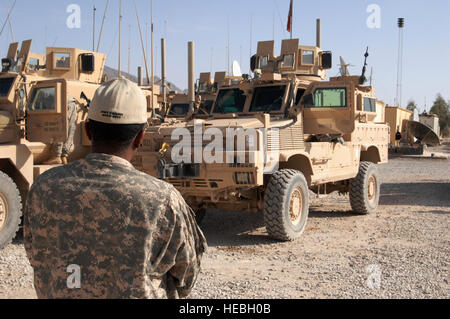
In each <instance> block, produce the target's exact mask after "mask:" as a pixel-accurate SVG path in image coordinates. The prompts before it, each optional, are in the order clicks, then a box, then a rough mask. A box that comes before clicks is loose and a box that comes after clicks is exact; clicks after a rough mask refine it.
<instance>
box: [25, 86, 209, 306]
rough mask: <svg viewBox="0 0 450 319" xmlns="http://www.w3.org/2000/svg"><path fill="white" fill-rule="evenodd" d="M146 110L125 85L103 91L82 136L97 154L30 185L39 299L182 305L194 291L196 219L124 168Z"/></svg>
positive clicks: (31, 253)
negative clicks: (173, 301) (173, 300)
mask: <svg viewBox="0 0 450 319" xmlns="http://www.w3.org/2000/svg"><path fill="white" fill-rule="evenodd" d="M146 105H147V103H146V99H145V96H144V95H143V93H142V91H141V90H140V89H139V88H138V87H137V86H136V85H135V84H133V83H132V82H130V81H128V80H125V79H121V80H115V81H111V82H108V83H106V84H105V85H103V86H102V87H100V88H99V90H97V92H96V94H95V97H94V99H93V100H92V103H91V107H90V110H89V119H90V120H89V123H88V124H87V127H86V128H87V133H88V136H90V137H91V139H92V141H93V153H92V154H90V155H89V156H88V157H87V158H86V159H84V160H80V161H77V162H74V163H72V164H69V165H66V166H60V167H57V168H54V169H52V170H50V171H47V172H46V173H44V174H42V175H41V176H40V177H39V178H38V179H37V181H36V182H35V184H34V185H33V187H32V189H31V191H30V193H29V197H28V202H27V207H26V211H25V220H24V237H25V248H26V251H27V256H28V258H29V260H30V263H31V265H32V266H33V268H34V277H35V288H36V292H37V295H38V297H39V298H101V299H103V298H108V299H111V298H112V299H122V298H142V299H145V298H184V297H187V296H188V295H189V293H190V291H191V289H192V288H193V286H194V284H195V282H196V280H197V276H198V274H199V271H200V261H201V258H202V255H203V253H204V252H205V250H206V241H205V238H204V236H203V234H202V232H201V230H200V229H199V228H198V226H197V224H196V222H195V216H194V214H193V212H192V210H191V209H190V208H189V207H188V206H187V204H186V203H185V201H184V200H183V198H182V197H181V195H180V193H179V192H178V191H177V190H176V189H175V188H174V187H172V186H171V185H169V184H166V183H165V182H163V181H160V180H157V179H155V178H153V177H151V176H148V175H146V174H144V173H141V172H139V171H137V170H136V169H135V168H134V167H133V166H132V165H131V164H130V160H131V158H132V157H133V155H134V154H135V152H136V150H137V149H138V148H139V146H140V144H141V143H142V140H143V136H144V131H145V124H142V123H144V122H145V123H147V106H146ZM136 123H137V124H136ZM121 132H122V133H121ZM133 132H134V133H133ZM121 135H122V138H121ZM123 135H128V136H132V140H131V141H130V140H128V142H127V141H126V140H127V138H126V137H123ZM128 138H129V137H128ZM126 145H128V146H126Z"/></svg>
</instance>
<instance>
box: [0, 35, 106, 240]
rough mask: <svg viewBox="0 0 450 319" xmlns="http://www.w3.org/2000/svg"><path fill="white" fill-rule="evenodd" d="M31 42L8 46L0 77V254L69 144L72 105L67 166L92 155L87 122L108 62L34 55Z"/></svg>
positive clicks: (60, 51)
mask: <svg viewBox="0 0 450 319" xmlns="http://www.w3.org/2000/svg"><path fill="white" fill-rule="evenodd" d="M30 47H31V40H30V41H24V42H23V44H22V49H21V50H20V51H19V53H17V48H18V44H17V43H13V44H11V45H10V48H9V51H8V56H7V57H6V58H5V59H2V72H1V73H0V248H1V247H3V246H4V245H6V244H7V243H9V242H10V241H11V239H12V238H13V237H14V236H15V234H16V232H17V230H18V228H19V225H20V223H21V216H22V207H23V206H24V205H25V200H26V196H27V193H28V190H29V189H30V187H31V185H32V184H33V181H34V180H35V179H36V178H37V177H38V176H39V175H40V174H41V173H43V172H45V171H46V170H48V169H50V168H52V167H53V166H52V165H45V163H46V162H47V161H48V159H49V158H50V157H51V150H52V147H53V146H54V145H55V144H56V143H63V142H65V141H66V140H67V139H68V133H69V124H70V123H68V117H69V116H68V104H69V103H75V110H76V111H75V112H76V116H75V124H76V126H75V127H76V129H75V131H74V132H73V144H74V148H73V150H72V151H71V152H70V155H69V160H70V161H73V160H76V159H79V158H82V157H84V156H85V155H86V154H87V153H88V152H89V149H90V142H89V141H88V139H87V137H86V134H85V132H84V125H83V122H84V121H85V119H86V117H87V107H88V104H89V100H90V99H92V97H93V95H94V92H95V90H96V89H97V87H98V86H99V84H100V83H101V82H102V75H103V69H104V64H105V59H106V56H105V55H104V54H101V53H96V52H90V51H86V50H80V49H71V48H47V49H46V54H45V55H39V54H33V53H30Z"/></svg>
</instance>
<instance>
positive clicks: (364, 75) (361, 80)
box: [359, 47, 369, 85]
mask: <svg viewBox="0 0 450 319" xmlns="http://www.w3.org/2000/svg"><path fill="white" fill-rule="evenodd" d="M368 57H369V47H367V50H366V53H365V54H364V58H365V59H364V66H363V70H362V74H361V77H360V78H359V84H360V85H363V84H364V83H366V81H367V78H366V67H367V58H368Z"/></svg>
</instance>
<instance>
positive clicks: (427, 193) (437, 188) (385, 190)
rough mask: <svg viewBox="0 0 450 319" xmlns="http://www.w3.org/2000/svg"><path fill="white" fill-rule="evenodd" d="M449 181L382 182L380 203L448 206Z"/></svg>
mask: <svg viewBox="0 0 450 319" xmlns="http://www.w3.org/2000/svg"><path fill="white" fill-rule="evenodd" d="M449 194H450V183H408V184H383V185H382V186H381V198H380V205H401V206H447V207H450V195H449Z"/></svg>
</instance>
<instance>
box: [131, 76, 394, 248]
mask: <svg viewBox="0 0 450 319" xmlns="http://www.w3.org/2000/svg"><path fill="white" fill-rule="evenodd" d="M271 77H272V80H270V78H271ZM358 82H359V77H339V78H332V79H330V81H328V82H320V81H317V80H316V81H311V79H309V78H303V77H301V76H295V75H292V74H291V75H286V76H283V77H280V76H279V75H278V74H272V75H269V74H267V75H266V76H264V79H262V78H261V79H259V80H253V81H246V82H243V83H241V84H240V85H239V86H238V87H234V86H230V87H222V88H221V89H220V90H219V92H218V94H217V99H216V101H215V105H214V108H213V111H212V113H211V117H210V118H208V119H207V120H202V119H200V120H199V119H194V120H192V121H189V122H184V123H183V122H179V123H176V124H173V125H164V124H163V125H161V126H158V127H152V128H150V129H149V131H148V133H147V135H146V137H145V141H144V148H143V149H142V150H141V151H140V153H139V155H138V156H137V157H136V159H135V165H136V167H138V168H139V169H141V170H143V171H145V172H147V173H149V174H151V175H153V176H157V177H159V178H161V179H164V180H166V181H167V182H169V183H171V184H173V185H174V186H175V187H176V188H177V189H178V190H179V191H180V192H181V193H182V195H183V196H184V198H185V199H186V201H187V202H188V203H189V204H190V205H191V206H192V207H193V208H194V209H195V210H196V211H197V217H198V218H201V217H202V216H203V215H204V213H205V212H206V210H208V209H220V210H223V211H250V212H260V211H263V212H264V220H265V224H266V228H267V231H268V233H269V234H270V235H271V236H272V237H273V238H276V239H279V240H286V241H290V240H294V239H296V238H298V237H299V236H300V235H301V234H302V233H303V231H304V229H305V227H306V222H307V219H308V212H309V190H312V191H313V192H315V193H316V194H329V193H332V192H334V191H338V192H340V193H349V194H350V203H351V206H352V208H353V210H354V211H355V212H356V213H360V214H369V213H372V212H373V211H375V210H376V209H377V206H378V201H379V196H380V183H381V181H380V179H379V175H378V171H377V167H376V164H380V163H386V162H387V160H388V144H389V127H388V126H387V125H385V124H383V123H384V107H385V106H384V104H383V103H382V102H380V101H378V100H376V98H375V96H374V90H373V87H366V86H362V85H359V83H358ZM183 130H184V132H187V133H191V135H190V137H189V138H188V139H186V137H184V138H182V137H181V134H180V133H182V132H183ZM229 130H232V134H230V133H229V132H228V131H229ZM233 130H234V131H233ZM233 134H234V135H233ZM214 137H215V139H214ZM221 139H222V140H221ZM222 141H224V142H223V144H224V145H225V144H226V147H225V146H224V147H222V149H221V150H220V151H218V149H217V148H216V149H215V151H214V148H215V147H218V145H219V147H220V143H221V142H222ZM230 141H231V143H230ZM217 142H218V144H217ZM229 145H232V147H229ZM180 146H181V147H180ZM199 149H200V152H198V150H199ZM180 150H182V151H181V152H180ZM185 150H187V152H186V154H185ZM207 150H209V151H210V152H209V155H210V156H209V158H205V154H206V153H208V152H207ZM211 150H212V151H211ZM181 153H183V154H182V155H181V156H179V154H181ZM196 154H197V155H198V154H200V156H199V157H200V160H198V158H197V159H196V157H197V155H196ZM202 154H203V156H201V155H202ZM211 156H212V157H213V158H214V161H211V158H210V157H211ZM206 157H208V156H206ZM180 158H181V159H183V160H182V161H180Z"/></svg>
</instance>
